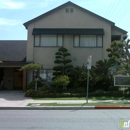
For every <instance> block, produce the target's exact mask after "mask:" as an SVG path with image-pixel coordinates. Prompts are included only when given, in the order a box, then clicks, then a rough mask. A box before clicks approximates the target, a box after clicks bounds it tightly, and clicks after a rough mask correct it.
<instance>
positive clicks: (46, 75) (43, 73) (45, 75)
mask: <svg viewBox="0 0 130 130" xmlns="http://www.w3.org/2000/svg"><path fill="white" fill-rule="evenodd" d="M39 75H40V77H41V78H42V79H44V80H47V81H48V82H52V78H53V69H41V70H40V72H39Z"/></svg>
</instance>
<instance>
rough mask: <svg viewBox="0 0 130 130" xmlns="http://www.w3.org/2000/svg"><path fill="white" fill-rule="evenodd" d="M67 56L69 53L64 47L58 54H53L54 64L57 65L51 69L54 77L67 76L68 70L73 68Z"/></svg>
mask: <svg viewBox="0 0 130 130" xmlns="http://www.w3.org/2000/svg"><path fill="white" fill-rule="evenodd" d="M69 56H70V53H69V52H68V50H67V49H66V48H64V47H60V48H59V49H58V52H56V53H55V58H56V59H55V61H54V63H55V64H57V66H55V67H53V71H54V72H53V75H54V76H55V77H57V76H59V75H68V74H69V72H70V70H71V69H72V68H73V66H72V65H71V64H70V63H71V62H72V61H71V59H69V58H68V57H69Z"/></svg>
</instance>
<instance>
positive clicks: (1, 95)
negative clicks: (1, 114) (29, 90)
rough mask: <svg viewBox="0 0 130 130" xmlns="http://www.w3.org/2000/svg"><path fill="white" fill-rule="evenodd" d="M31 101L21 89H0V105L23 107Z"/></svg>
mask: <svg viewBox="0 0 130 130" xmlns="http://www.w3.org/2000/svg"><path fill="white" fill-rule="evenodd" d="M31 101H32V98H28V97H24V92H23V91H10V90H6V91H0V107H24V106H26V105H27V104H28V102H31Z"/></svg>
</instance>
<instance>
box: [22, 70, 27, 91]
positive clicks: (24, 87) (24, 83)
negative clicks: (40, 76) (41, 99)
mask: <svg viewBox="0 0 130 130" xmlns="http://www.w3.org/2000/svg"><path fill="white" fill-rule="evenodd" d="M26 86H27V73H26V71H25V70H24V71H23V91H25V90H26Z"/></svg>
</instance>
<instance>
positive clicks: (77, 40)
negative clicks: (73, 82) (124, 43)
mask: <svg viewBox="0 0 130 130" xmlns="http://www.w3.org/2000/svg"><path fill="white" fill-rule="evenodd" d="M24 26H25V27H26V29H27V31H28V38H27V62H35V63H40V64H43V66H44V71H43V72H41V73H42V74H43V77H46V76H45V75H47V74H45V73H48V74H49V75H51V76H52V72H49V71H47V70H52V68H53V67H54V65H55V64H54V60H55V53H56V52H57V50H58V48H59V47H61V46H63V47H65V48H67V49H68V51H69V52H70V53H71V59H72V64H73V66H77V65H79V66H82V65H83V64H84V65H87V57H88V56H89V55H92V57H93V60H92V64H93V65H94V64H95V62H96V61H98V60H103V59H107V58H108V54H107V52H106V49H107V48H108V47H109V46H110V44H111V42H112V41H114V40H121V39H122V36H123V35H126V34H127V32H126V31H125V30H123V29H121V28H119V27H116V26H115V23H113V22H111V21H109V20H107V19H105V18H103V17H101V16H98V15H97V14H94V13H92V12H90V11H88V10H86V9H84V8H82V7H80V6H78V5H76V4H74V3H72V2H67V3H65V4H63V5H61V6H59V7H57V8H55V9H53V10H51V11H49V12H46V13H45V14H43V15H40V16H38V17H36V18H34V19H32V20H30V21H28V22H26V23H24ZM31 77H32V76H31V73H30V74H28V82H30V81H31V80H32V78H31Z"/></svg>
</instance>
